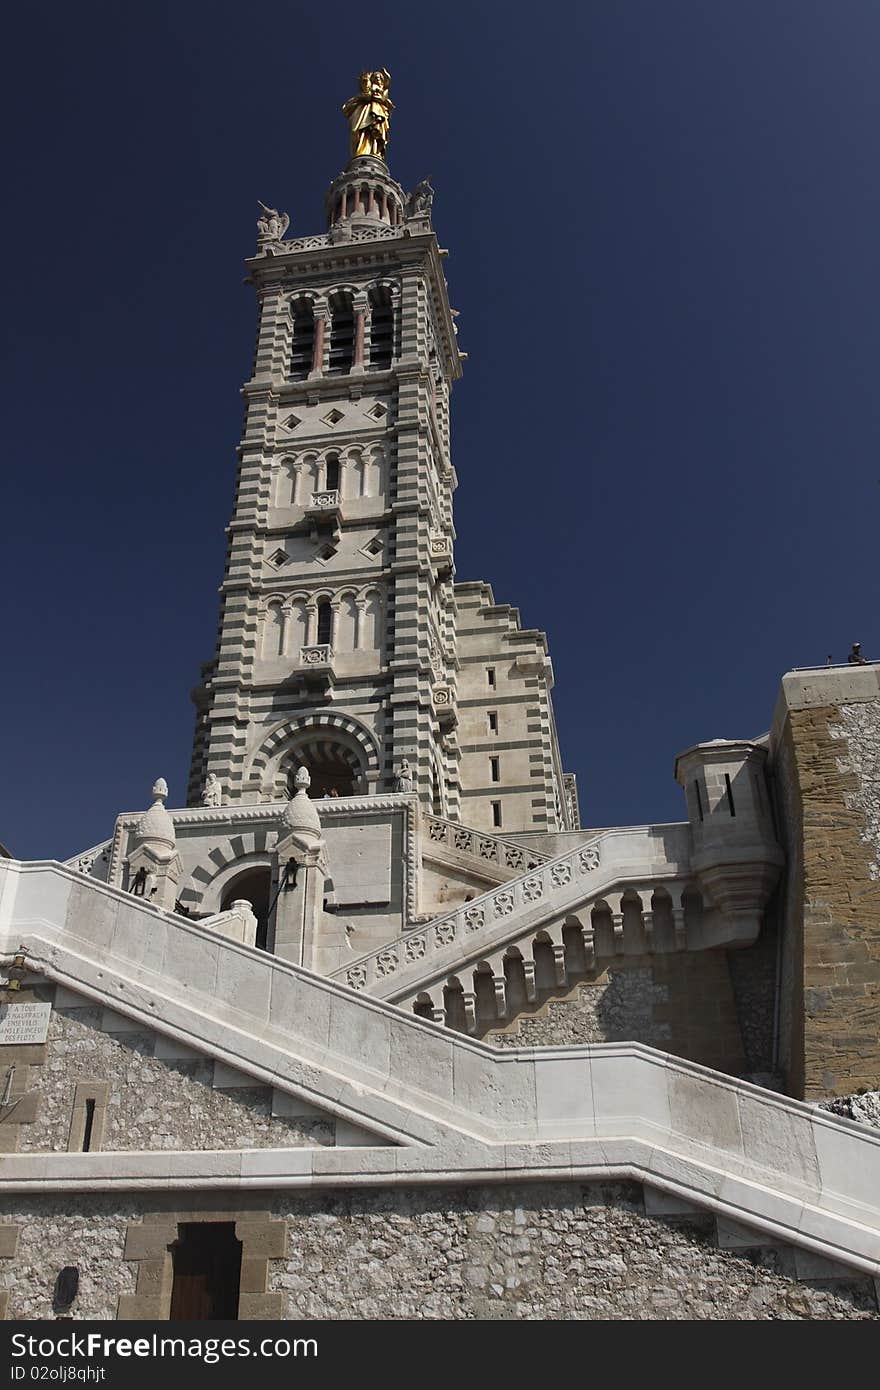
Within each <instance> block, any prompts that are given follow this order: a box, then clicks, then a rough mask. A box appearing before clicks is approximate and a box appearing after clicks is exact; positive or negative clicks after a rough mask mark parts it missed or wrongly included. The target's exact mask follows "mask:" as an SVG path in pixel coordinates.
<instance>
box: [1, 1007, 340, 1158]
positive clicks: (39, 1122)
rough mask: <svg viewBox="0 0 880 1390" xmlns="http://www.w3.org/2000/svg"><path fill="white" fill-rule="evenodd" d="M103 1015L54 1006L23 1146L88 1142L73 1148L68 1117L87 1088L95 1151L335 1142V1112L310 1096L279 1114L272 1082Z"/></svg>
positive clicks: (32, 1082) (58, 1147)
mask: <svg viewBox="0 0 880 1390" xmlns="http://www.w3.org/2000/svg"><path fill="white" fill-rule="evenodd" d="M41 993H43V991H41ZM45 993H51V991H45ZM105 1014H106V1011H105V1010H102V1009H100V1008H92V1007H88V1006H86V1005H85V1001H79V1004H78V1006H75V1007H63V1008H60V1009H58V1008H56V1009H53V1012H52V1016H51V1020H50V1026H49V1038H48V1042H47V1044H46V1048H45V1061H44V1062H43V1063H42V1065H39V1066H31V1067H30V1068H29V1072H30V1075H29V1078H28V1084H29V1094H30V1095H32V1096H36V1098H37V1104H36V1105H35V1107H34V1111H33V1113H34V1118H33V1120H32V1122H31V1123H29V1124H26V1125H20V1126H19V1127H18V1129H17V1133H18V1135H20V1139H19V1143H18V1145H17V1147H18V1148H19V1149H20V1150H23V1151H31V1152H40V1153H45V1152H64V1151H66V1150H67V1149H68V1148H69V1147H71V1146H73V1147H76V1148H80V1147H82V1143H81V1135H80V1137H79V1139H78V1140H77V1142H76V1143H75V1144H73V1145H72V1144H71V1123H72V1121H73V1122H74V1124H75V1123H76V1120H77V1118H79V1119H80V1121H81V1119H82V1117H81V1116H75V1114H74V1112H75V1110H76V1111H80V1110H82V1108H83V1101H84V1097H85V1096H86V1095H87V1094H88V1095H94V1097H95V1099H96V1105H95V1123H94V1127H93V1137H92V1144H91V1146H90V1147H91V1148H93V1149H98V1148H100V1149H105V1150H127V1149H238V1148H251V1149H253V1148H288V1147H299V1146H302V1145H327V1144H333V1143H334V1142H335V1117H334V1116H332V1115H329V1114H320V1113H318V1112H316V1111H314V1110H311V1108H310V1107H309V1106H308V1105H307V1104H306V1103H305V1102H303V1103H302V1104H301V1106H300V1109H301V1110H302V1111H303V1112H304V1113H302V1114H296V1113H293V1114H291V1113H283V1114H273V1113H272V1112H273V1090H272V1088H271V1087H270V1086H259V1085H256V1084H253V1083H251V1082H249V1080H248V1078H245V1077H243V1076H241V1074H239V1073H231V1072H230V1071H229V1069H228V1068H223V1067H222V1066H220V1064H218V1063H215V1061H214V1060H213V1059H212V1058H210V1057H206V1056H204V1055H200V1054H197V1053H195V1052H193V1051H192V1050H191V1049H189V1048H187V1047H185V1046H184V1045H183V1044H176V1043H173V1042H170V1041H169V1040H167V1039H164V1038H161V1037H159V1036H158V1035H157V1034H155V1033H152V1032H148V1031H144V1030H142V1029H140V1028H139V1027H138V1025H136V1024H134V1023H132V1022H130V1021H128V1020H126V1019H124V1018H122V1017H120V1016H117V1015H114V1016H113V1017H112V1018H110V1019H106V1018H105ZM102 1023H103V1025H104V1026H102ZM108 1027H109V1028H112V1029H113V1030H114V1031H112V1032H111V1031H108ZM157 1052H158V1053H159V1054H160V1055H159V1056H157V1055H156V1053H157ZM286 1101H287V1102H289V1103H288V1104H287V1105H285V1104H284V1102H286ZM296 1106H297V1103H296V1102H295V1101H290V1100H289V1098H288V1097H283V1098H282V1099H281V1101H280V1102H279V1100H278V1098H277V1097H276V1099H275V1104H274V1109H275V1110H282V1109H283V1110H285V1111H286V1112H289V1111H290V1110H291V1109H293V1111H294V1112H295V1110H296Z"/></svg>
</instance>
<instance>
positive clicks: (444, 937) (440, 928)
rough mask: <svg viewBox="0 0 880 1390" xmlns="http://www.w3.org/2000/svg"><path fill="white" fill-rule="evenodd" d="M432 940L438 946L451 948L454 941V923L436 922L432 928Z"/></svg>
mask: <svg viewBox="0 0 880 1390" xmlns="http://www.w3.org/2000/svg"><path fill="white" fill-rule="evenodd" d="M434 940H435V941H436V942H437V945H438V946H451V945H452V943H453V941H454V940H455V923H454V922H438V923H437V925H436V927H435V928H434Z"/></svg>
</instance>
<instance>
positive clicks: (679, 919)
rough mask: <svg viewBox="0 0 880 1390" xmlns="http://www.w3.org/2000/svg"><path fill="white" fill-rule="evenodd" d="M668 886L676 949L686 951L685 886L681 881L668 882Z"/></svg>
mask: <svg viewBox="0 0 880 1390" xmlns="http://www.w3.org/2000/svg"><path fill="white" fill-rule="evenodd" d="M667 888H668V892H669V896H670V898H671V899H672V924H673V926H674V928H675V949H676V951H686V950H687V929H686V928H685V924H684V908H683V907H682V902H681V895H682V892H683V888H682V885H681V884H680V883H676V884H668V885H667Z"/></svg>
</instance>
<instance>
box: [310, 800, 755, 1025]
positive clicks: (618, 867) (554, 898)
mask: <svg viewBox="0 0 880 1390" xmlns="http://www.w3.org/2000/svg"><path fill="white" fill-rule="evenodd" d="M443 828H444V831H445V832H446V833H450V832H451V830H452V829H456V830H458V829H461V827H451V825H450V827H449V830H448V831H447V830H446V827H443ZM466 833H467V834H469V835H471V836H472V837H476V835H477V832H475V831H467V832H466ZM515 848H516V849H519V850H521V848H522V847H521V846H515ZM688 848H689V842H688V836H687V827H686V826H666V827H662V828H657V827H635V828H627V829H623V830H621V829H614V830H606V831H602V832H599V833H597V834H596V835H594V836H593V837H591V838H590V839H588V840H585V841H584V842H583V843H581V844H579V845H578V846H577V847H576V848H575V849H572V850H566V851H565V852H564V853H562V854H559V855H557V856H556V857H555V858H552V859H545V860H544V862H542V863H531V864H529V865H528V867H527V868H526V869H525V870H524V872H522V873H520V874H519V875H518V876H517V877H516V878H513V879H511V880H509V881H508V882H505V883H504V885H503V886H502V887H500V888H492V889H490V890H489V891H488V892H486V893H484V894H482V895H481V896H480V897H478V898H475V899H474V900H473V901H472V902H470V903H466V904H463V905H462V906H460V907H457V908H456V909H454V910H453V911H451V912H448V913H446V914H445V915H444V916H442V917H438V918H435V919H434V920H433V921H431V922H429V923H427V924H423V925H420V926H418V927H414V928H411V929H409V930H407V931H406V932H404V933H402V934H401V935H400V936H399V937H397V938H396V939H395V940H392V941H390V942H387V943H385V944H384V945H383V946H381V947H379V948H377V949H375V950H374V951H372V952H370V953H369V954H367V955H364V956H361V957H360V958H359V959H357V960H356V961H354V962H352V963H351V964H349V965H347V966H345V967H342V968H340V969H338V970H336V971H335V972H334V973H333V975H332V976H331V978H335V979H337V980H340V981H341V982H343V983H345V984H347V985H349V986H350V987H351V988H353V989H357V990H364V991H366V992H368V993H369V994H371V995H373V996H375V997H377V998H381V999H385V1000H388V1001H390V1002H393V1003H395V1004H399V1005H402V1006H403V1007H409V1008H411V1009H413V1011H414V1012H416V1013H418V1014H420V1015H422V1016H425V1017H430V1018H433V1019H434V1020H435V1021H436V1022H439V1023H444V1024H448V1025H450V1026H453V1027H459V1028H464V1029H465V1030H466V1031H468V1032H471V1033H473V1032H476V1031H478V1015H479V1014H480V1012H481V1010H480V1008H479V999H480V998H481V997H482V998H483V999H485V997H486V995H487V994H488V996H489V997H490V998H491V999H492V1000H493V1001H494V1014H495V1017H496V1018H498V1019H505V1018H507V1017H509V1016H511V1012H512V1011H513V1010H515V1009H516V1007H517V1004H518V1002H522V1001H526V1002H528V1003H533V1002H534V1001H535V1000H536V999H537V997H538V991H539V990H541V989H542V988H543V989H554V988H558V987H560V986H565V985H566V984H567V983H568V981H569V979H570V978H574V977H575V976H583V975H584V974H589V973H590V972H591V971H593V970H594V969H595V965H596V960H597V956H598V955H610V956H611V957H612V958H613V957H614V956H620V955H623V954H624V953H625V952H629V953H632V952H635V953H638V954H643V955H650V954H652V953H654V952H655V951H662V952H668V951H682V950H685V949H700V947H701V946H704V945H711V946H720V945H732V944H734V943H735V942H737V941H739V940H740V939H741V934H742V931H743V924H742V923H741V922H740V921H738V920H737V919H730V920H729V921H728V922H726V923H725V922H724V921H723V918H721V914H718V913H712V912H706V913H704V912H702V911H701V908H702V899H701V898H700V896H699V893H698V890H697V888H696V884H695V881H694V879H693V877H692V874H691V872H690V866H689V862H688ZM686 899H688V900H689V902H690V903H692V904H693V911H692V912H691V913H690V914H689V913H686V906H687V905H688V904H687V903H686ZM452 996H454V997H452ZM482 1012H483V1013H485V1010H483V1011H482Z"/></svg>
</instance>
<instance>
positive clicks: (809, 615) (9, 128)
mask: <svg viewBox="0 0 880 1390" xmlns="http://www.w3.org/2000/svg"><path fill="white" fill-rule="evenodd" d="M5 39H6V52H5V58H4V72H3V82H2V89H3V90H2V102H3V104H4V106H5V107H6V110H5V112H4V129H5V131H6V134H7V152H6V158H5V166H4V176H3V182H4V185H5V189H6V193H7V200H6V201H7V211H6V216H5V218H4V220H3V224H2V237H3V241H4V264H5V266H6V274H5V277H4V281H5V283H4V301H5V304H4V308H5V314H4V317H5V319H6V323H7V326H8V329H9V333H8V337H7V340H6V345H5V348H4V356H3V369H2V383H3V388H4V393H5V398H6V399H5V407H4V421H5V430H4V435H5V441H4V442H5V446H6V448H5V453H6V469H5V485H4V489H3V494H2V495H3V503H4V505H3V532H2V534H3V547H2V575H0V581H2V595H3V613H4V617H3V628H4V652H5V655H6V661H5V663H4V667H5V674H4V680H3V684H2V696H0V703H2V730H3V738H2V757H0V769H2V770H0V840H3V841H5V842H6V843H8V845H9V846H10V848H11V849H12V850H13V852H14V853H16V854H17V855H18V856H20V857H22V858H37V857H58V858H61V857H66V856H68V855H70V854H72V853H74V852H75V851H76V850H78V849H80V848H85V847H87V846H89V845H91V844H93V843H95V842H96V841H97V840H99V839H101V838H103V837H104V836H106V835H108V834H109V833H110V831H111V829H112V825H113V820H114V817H115V815H116V814H117V812H119V811H121V810H129V809H132V808H137V807H139V806H143V805H146V804H147V802H148V799H149V798H148V793H149V788H150V785H151V783H152V781H153V779H154V777H156V776H157V775H158V774H162V775H164V776H165V777H167V779H168V781H169V783H170V786H171V798H170V800H171V803H172V804H175V805H178V804H182V802H183V799H184V793H185V784H186V775H187V768H188V757H189V744H190V739H191V734H192V707H191V705H190V702H189V696H188V692H189V690H190V688H191V687H192V686H193V685H194V684H195V683H196V680H197V678H198V668H199V662H200V661H201V660H205V659H208V658H209V657H210V656H211V655H212V653H213V644H214V634H215V628H216V622H217V612H218V608H217V604H218V595H217V586H218V584H219V581H220V578H221V575H222V569H223V559H224V547H225V537H224V534H223V527H224V526H225V524H226V523H227V521H228V520H229V514H230V510H231V505H232V492H233V480H234V469H235V453H234V450H235V445H236V443H237V441H238V437H239V433H240V425H241V401H240V397H239V394H238V391H239V386H240V384H241V382H242V380H243V379H244V378H245V377H246V376H247V375H248V373H249V370H250V363H251V355H252V349H253V331H254V321H255V320H254V305H253V299H252V291H250V290H249V289H247V288H245V287H243V286H242V283H241V282H242V277H243V273H244V271H243V267H242V261H243V258H244V257H245V256H246V255H249V254H251V252H252V249H253V245H254V235H255V229H254V222H255V216H256V212H257V208H256V200H257V199H258V198H262V199H263V200H264V201H265V202H268V203H273V204H275V205H276V206H279V207H281V208H284V209H286V210H287V211H288V212H289V213H290V215H291V218H292V227H293V233H294V234H295V235H302V234H305V233H308V232H313V231H320V230H322V229H323V222H322V198H323V193H324V189H325V186H326V184H327V183H328V182H329V180H330V179H331V177H332V176H333V175H334V174H335V173H336V172H337V171H338V170H339V169H340V168H341V167H342V165H343V164H344V162H345V159H346V157H347V144H346V127H345V122H344V121H343V119H342V117H341V115H340V114H339V107H340V105H341V103H342V102H343V101H344V100H345V99H346V98H347V97H348V96H350V95H351V93H352V92H353V91H354V90H355V80H356V77H357V74H358V72H359V71H360V70H361V68H363V67H366V66H370V67H373V66H385V67H387V68H389V69H390V71H391V73H392V77H393V83H392V96H393V99H394V101H395V103H396V107H397V110H396V114H395V118H394V124H393V127H392V140H391V147H390V164H391V168H392V172H393V173H394V174H395V175H396V176H397V177H398V178H399V179H400V180H401V181H402V182H403V183H404V184H406V185H407V186H409V187H412V186H413V185H414V184H415V183H416V182H417V181H418V180H419V179H421V178H423V177H424V176H425V175H430V177H431V179H432V181H433V183H434V187H435V188H436V190H437V194H436V199H435V203H434V212H435V225H436V227H437V231H438V235H439V237H440V240H441V244H443V245H445V246H448V247H449V248H450V252H451V254H450V257H449V260H448V262H447V274H448V277H449V282H450V289H451V294H452V302H453V304H454V305H455V306H456V307H457V308H459V309H460V310H461V318H460V320H459V325H460V334H461V343H462V346H463V347H464V348H465V349H466V350H467V351H468V352H469V354H470V360H469V361H468V363H467V364H466V371H465V376H464V379H463V381H462V382H461V383H460V384H459V386H458V387H457V388H456V391H455V394H454V399H453V425H454V434H453V445H454V457H455V463H456V468H457V470H458V475H459V479H460V488H459V491H458V493H457V498H456V502H457V507H456V525H457V528H458V537H459V539H458V547H457V567H458V576H459V578H460V579H478V578H479V579H486V580H488V581H490V582H491V583H492V585H493V586H494V590H495V595H496V598H497V599H498V600H499V601H503V602H511V603H514V604H517V605H519V607H520V609H521V613H522V619H523V624H524V625H527V626H538V627H544V628H546V630H547V631H548V633H549V636H550V642H551V650H552V654H553V660H554V666H555V670H556V679H557V686H556V692H555V701H556V712H557V719H558V723H559V728H560V736H561V739H562V745H563V752H564V757H565V762H566V766H567V767H568V768H570V769H571V770H573V771H576V772H577V774H578V778H579V783H580V792H581V806H582V814H583V817H584V821H585V824H591V825H599V824H615V823H628V822H637V821H652V820H664V819H681V818H683V815H684V808H683V802H682V800H681V796H680V792H679V789H678V788H677V787H676V785H675V783H674V782H673V779H672V764H673V758H674V755H675V753H676V752H677V751H679V750H680V749H682V748H684V747H686V746H688V745H690V744H691V743H694V742H696V741H698V740H700V739H706V738H713V737H719V736H722V737H748V736H754V735H757V734H760V733H761V732H762V731H764V730H765V729H766V728H767V727H768V726H769V723H770V718H771V714H772V710H773V704H774V700H775V696H776V690H777V687H778V683H779V678H780V676H781V674H782V673H783V672H784V671H785V670H787V669H788V668H790V667H791V666H795V665H808V664H811V663H820V664H821V663H822V662H823V661H824V659H825V657H826V655H827V654H828V653H833V654H834V656H835V658H836V659H837V660H842V659H844V658H845V656H846V652H847V650H848V648H849V644H850V643H851V642H852V641H853V640H855V639H858V640H860V641H861V642H862V644H863V646H864V648H865V649H866V651H867V652H868V654H869V655H876V654H877V653H880V630H878V628H880V622H878V603H877V598H878V595H877V523H878V516H880V482H878V480H880V459H878V435H880V403H878V400H880V398H878V391H877V386H876V381H875V377H876V373H877V363H878V360H880V315H878V304H880V292H878V267H880V253H878V246H880V206H878V188H880V158H878V155H880V148H878V147H880V137H878V131H880V84H878V82H877V59H876V55H877V53H878V51H880V8H878V6H877V5H876V4H874V3H873V2H872V0H842V3H837V4H832V3H828V0H822V2H821V3H816V2H815V0H718V2H717V3H714V4H706V3H705V2H704V0H663V3H657V0H592V3H591V2H590V0H586V3H583V2H582V3H577V4H567V3H558V0H555V2H554V0H551V2H550V3H548V4H544V5H542V6H534V5H520V4H501V3H498V4H494V3H493V4H479V3H472V4H467V5H464V4H458V3H452V4H451V5H447V6H445V7H441V8H439V9H438V7H436V6H427V5H424V6H417V5H412V4H404V3H401V0H397V2H396V3H382V0H378V3H373V4H369V5H368V4H366V3H359V4H351V3H348V0H335V3H334V4H333V5H327V6H320V7H319V6H315V5H314V4H309V5H306V4H303V3H300V0H290V3H287V4H284V5H267V6H252V5H245V4H244V3H236V4H230V3H224V2H223V0H220V3H218V0H213V3H211V4H204V3H187V2H186V0H183V3H179V4H175V5H173V6H171V5H168V6H166V5H159V4H150V3H148V4H146V5H145V6H139V7H137V8H134V7H131V6H120V5H119V4H118V3H113V4H106V5H105V4H94V3H89V0H85V3H82V4H80V5H77V6H73V5H70V4H69V3H65V4H63V5H62V4H57V3H52V2H50V3H48V4H42V5H40V6H28V7H25V6H18V7H16V8H15V9H14V10H13V11H11V12H10V14H9V15H8V16H7V19H6V23H5Z"/></svg>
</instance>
